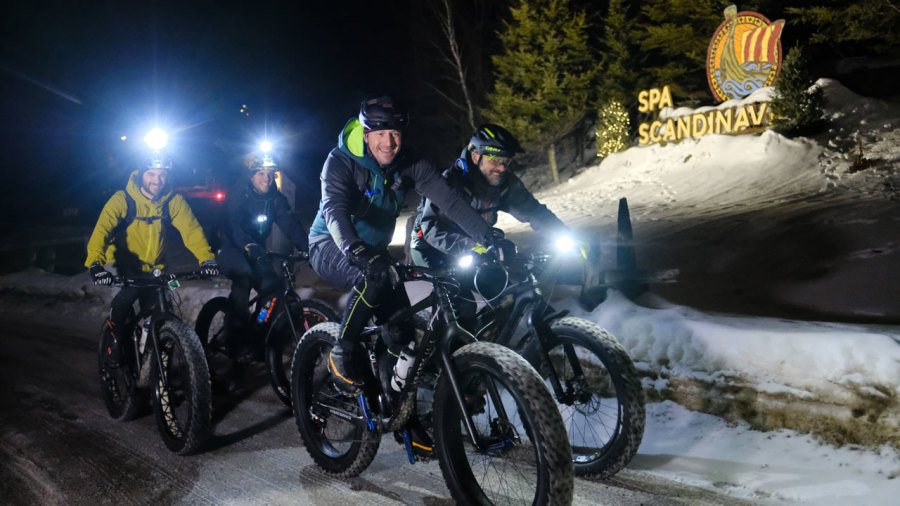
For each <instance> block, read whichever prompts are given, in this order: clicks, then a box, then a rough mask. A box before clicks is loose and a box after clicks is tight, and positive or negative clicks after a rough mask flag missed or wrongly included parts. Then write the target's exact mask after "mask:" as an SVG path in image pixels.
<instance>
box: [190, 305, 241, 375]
mask: <svg viewBox="0 0 900 506" xmlns="http://www.w3.org/2000/svg"><path fill="white" fill-rule="evenodd" d="M229 307H230V305H229V303H228V297H214V298H212V299H210V300H208V301H207V302H206V304H203V307H202V308H200V313H199V314H197V322H196V323H195V324H194V330H195V331H196V332H197V337H198V338H199V339H200V344H201V345H202V346H203V352H204V354H205V355H206V363H207V365H208V366H209V375H210V379H211V380H212V381H213V382H215V381H216V380H217V378H222V377H226V376H227V373H226V371H228V370H229V368H230V367H232V366H231V360H232V358H233V357H232V352H233V350H231V347H230V346H229V345H228V342H227V340H226V339H225V322H226V320H225V318H226V315H227V314H228V309H229Z"/></svg>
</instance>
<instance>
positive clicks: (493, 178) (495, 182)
mask: <svg viewBox="0 0 900 506" xmlns="http://www.w3.org/2000/svg"><path fill="white" fill-rule="evenodd" d="M523 151H524V150H523V149H522V147H521V145H520V144H519V141H518V140H516V138H515V137H514V136H513V135H512V134H511V133H510V132H508V131H507V130H506V129H505V128H503V127H500V126H498V125H491V124H487V125H483V126H481V127H480V128H479V129H478V130H476V131H475V133H474V134H473V135H472V139H471V140H470V141H469V144H468V145H467V146H466V148H465V149H464V150H463V152H462V154H461V155H460V157H459V159H458V160H457V161H456V163H455V164H454V165H453V166H452V167H450V168H449V169H447V170H446V171H444V173H443V177H444V179H446V180H447V183H448V184H449V185H450V187H452V188H454V189H456V190H458V191H460V192H462V193H464V194H465V195H466V196H467V197H468V198H469V201H470V204H471V206H472V208H473V209H475V210H476V211H477V212H478V213H479V214H480V215H481V217H482V219H484V220H485V222H487V223H488V224H489V225H491V226H493V225H495V224H496V223H497V213H499V212H500V211H503V212H506V213H509V214H511V215H512V216H513V217H515V218H516V219H517V220H519V221H521V222H524V223H529V224H531V227H532V228H533V229H534V230H535V231H537V232H539V233H541V234H544V235H545V236H549V237H552V236H554V235H556V234H559V233H563V232H565V230H566V226H565V224H563V222H562V221H560V219H559V218H557V217H556V215H555V214H553V212H552V211H550V210H549V209H547V207H546V206H545V205H543V204H541V203H540V202H538V200H537V199H535V198H534V196H533V195H532V194H531V192H529V191H528V189H527V188H525V185H524V184H523V183H522V181H521V180H520V179H519V178H518V177H516V175H515V174H513V173H512V172H510V171H509V165H510V163H511V162H512V158H513V156H515V155H516V153H521V152H523ZM476 243H477V241H476V240H474V239H472V237H471V236H469V235H468V234H467V233H466V232H465V230H463V229H462V228H461V227H460V226H459V225H458V224H457V223H456V222H455V221H454V220H453V218H452V217H450V216H449V215H448V214H447V213H446V212H444V210H442V209H441V207H440V205H439V204H437V203H436V202H434V201H432V200H431V199H425V200H424V201H423V203H422V205H421V206H419V213H418V215H417V216H416V221H415V225H414V226H413V231H412V235H411V237H410V255H411V256H412V259H413V262H414V263H415V264H416V265H421V266H425V267H432V268H434V267H437V266H440V265H442V264H444V263H445V262H447V261H449V259H451V258H454V257H457V256H459V255H461V254H465V253H467V252H470V251H475V252H476V253H478V252H480V251H479V250H478V248H477V246H476ZM459 281H460V282H461V283H462V286H461V288H462V289H463V290H462V291H461V292H460V293H467V292H468V291H470V290H473V289H474V288H475V286H474V280H473V279H472V278H463V277H460V278H459ZM478 288H480V289H483V290H485V292H493V293H496V292H497V291H498V289H502V287H494V286H483V285H482V282H479V287H478ZM457 311H458V316H459V318H460V323H461V324H462V325H463V326H464V327H467V328H470V329H471V328H472V327H471V325H472V323H473V321H472V318H473V317H474V314H475V303H474V300H473V299H469V298H468V297H459V298H458V300H457Z"/></svg>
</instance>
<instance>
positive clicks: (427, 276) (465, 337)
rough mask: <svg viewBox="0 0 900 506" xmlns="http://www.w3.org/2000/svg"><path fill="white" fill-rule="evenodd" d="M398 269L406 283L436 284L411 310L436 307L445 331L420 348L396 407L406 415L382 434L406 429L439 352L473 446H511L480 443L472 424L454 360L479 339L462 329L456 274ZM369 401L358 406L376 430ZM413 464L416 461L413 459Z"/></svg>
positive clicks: (494, 394)
mask: <svg viewBox="0 0 900 506" xmlns="http://www.w3.org/2000/svg"><path fill="white" fill-rule="evenodd" d="M397 269H398V271H399V272H400V275H401V279H402V280H403V281H415V280H424V281H430V282H431V283H432V286H433V291H432V294H431V295H429V296H428V297H426V298H425V299H423V300H422V301H420V302H418V303H417V304H414V305H413V306H412V307H411V310H412V311H414V312H417V311H419V310H422V309H425V308H427V307H429V306H430V307H432V308H433V309H435V310H437V311H439V312H440V314H441V316H442V318H441V324H442V326H443V328H441V329H438V331H437V332H426V334H425V338H424V339H423V342H422V344H421V345H420V346H419V347H417V353H416V359H415V362H414V363H413V369H412V371H413V372H412V376H411V378H412V380H411V381H409V382H408V383H407V385H406V387H404V389H403V391H402V392H401V395H400V397H399V399H398V400H396V401H395V402H393V403H392V404H395V405H397V406H396V407H398V408H399V409H394V410H392V411H393V412H394V413H402V414H400V415H395V416H394V417H393V418H392V419H391V420H390V421H389V422H388V423H387V424H386V425H385V426H384V427H383V428H382V430H381V432H392V431H395V430H399V429H401V428H403V426H404V425H405V424H406V422H407V421H408V419H409V415H410V414H411V412H412V410H411V409H410V408H411V407H412V406H413V405H414V403H415V395H416V388H417V385H418V384H419V381H420V380H421V378H422V377H423V375H424V373H425V370H426V367H427V365H428V363H429V361H430V359H431V358H432V355H433V353H434V351H435V349H436V350H437V351H438V353H439V357H438V358H439V361H440V365H441V368H442V370H443V371H442V374H445V375H446V377H447V379H448V381H449V382H450V385H451V388H452V390H453V394H454V396H455V397H456V402H457V407H458V408H459V410H460V413H461V414H462V419H463V423H464V424H465V426H466V430H467V432H468V434H469V437H470V439H471V442H472V445H473V446H474V447H475V448H476V449H477V450H478V451H479V452H485V451H487V450H490V449H495V448H499V447H502V446H504V445H506V444H507V443H506V442H504V440H503V439H502V438H500V437H492V438H485V440H479V438H478V431H477V430H475V426H474V422H473V421H472V414H471V413H470V411H469V408H468V407H467V406H466V403H465V396H464V395H463V393H462V389H461V387H460V381H459V377H458V374H457V372H456V368H455V366H454V365H453V361H452V358H451V354H452V352H453V351H454V350H455V349H457V348H458V347H460V346H462V345H465V344H469V343H472V342H475V341H476V339H475V337H474V336H472V334H471V333H469V332H468V331H466V330H465V329H463V328H462V327H460V326H459V324H458V322H457V318H456V312H455V311H454V310H453V303H452V295H451V290H453V289H457V288H458V283H456V281H454V280H452V271H449V272H448V273H447V275H446V276H445V275H443V274H444V273H441V274H440V275H439V274H438V273H437V272H436V271H432V270H429V269H425V268H422V267H411V266H397ZM437 311H436V312H435V313H434V317H433V318H432V321H431V323H432V324H433V323H434V321H435V319H436V316H437ZM396 318H400V316H397V317H396ZM428 330H432V331H434V328H433V326H432V325H429V329H428ZM376 332H377V331H376ZM368 351H369V357H370V360H371V361H372V366H373V370H372V371H370V372H372V373H373V375H374V376H375V377H376V378H377V363H376V360H377V358H376V356H375V355H376V354H375V353H374V350H372V349H369V350H368ZM488 388H489V393H490V396H491V400H492V402H493V403H494V406H495V407H496V408H497V410H498V415H499V417H501V418H502V419H503V420H508V419H509V417H508V415H507V413H506V412H505V411H504V409H503V403H502V402H501V400H500V393H499V391H498V390H497V387H496V385H494V384H493V383H489V384H488ZM365 400H366V399H365V394H361V395H360V397H359V399H358V402H359V403H360V406H361V407H362V409H363V413H364V415H365V417H366V423H367V425H368V427H369V428H370V429H372V428H374V427H376V426H377V424H376V423H375V420H374V419H373V418H372V416H371V413H370V411H369V410H368V409H367V407H366V405H365ZM405 439H408V435H407V436H405ZM408 450H409V449H408ZM410 461H411V462H413V461H414V459H413V458H412V456H410Z"/></svg>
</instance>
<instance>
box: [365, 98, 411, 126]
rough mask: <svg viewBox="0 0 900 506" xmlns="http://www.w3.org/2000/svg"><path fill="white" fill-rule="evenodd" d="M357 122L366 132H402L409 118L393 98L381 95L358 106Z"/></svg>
mask: <svg viewBox="0 0 900 506" xmlns="http://www.w3.org/2000/svg"><path fill="white" fill-rule="evenodd" d="M359 122H360V123H362V126H363V127H364V128H365V129H366V130H369V131H371V130H403V129H404V128H405V127H406V124H407V123H409V117H408V116H407V115H406V111H404V110H403V107H402V106H400V104H398V103H396V102H395V101H394V99H393V98H391V97H389V96H387V95H383V96H380V97H375V98H370V99H368V100H363V102H362V104H360V106H359Z"/></svg>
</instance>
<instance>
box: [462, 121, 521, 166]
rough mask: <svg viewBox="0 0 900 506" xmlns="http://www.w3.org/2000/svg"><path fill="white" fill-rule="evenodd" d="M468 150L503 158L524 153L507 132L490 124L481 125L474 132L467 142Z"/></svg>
mask: <svg viewBox="0 0 900 506" xmlns="http://www.w3.org/2000/svg"><path fill="white" fill-rule="evenodd" d="M468 150H469V151H478V152H479V153H481V154H483V155H493V156H500V157H503V158H512V157H513V156H514V155H515V154H516V153H524V152H525V150H524V149H522V146H521V145H519V141H518V140H516V138H515V137H513V134H511V133H509V130H507V129H505V128H503V127H502V126H499V125H492V124H485V125H481V126H480V127H479V128H478V130H476V131H475V133H474V134H473V135H472V138H471V139H470V140H469V147H468Z"/></svg>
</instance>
